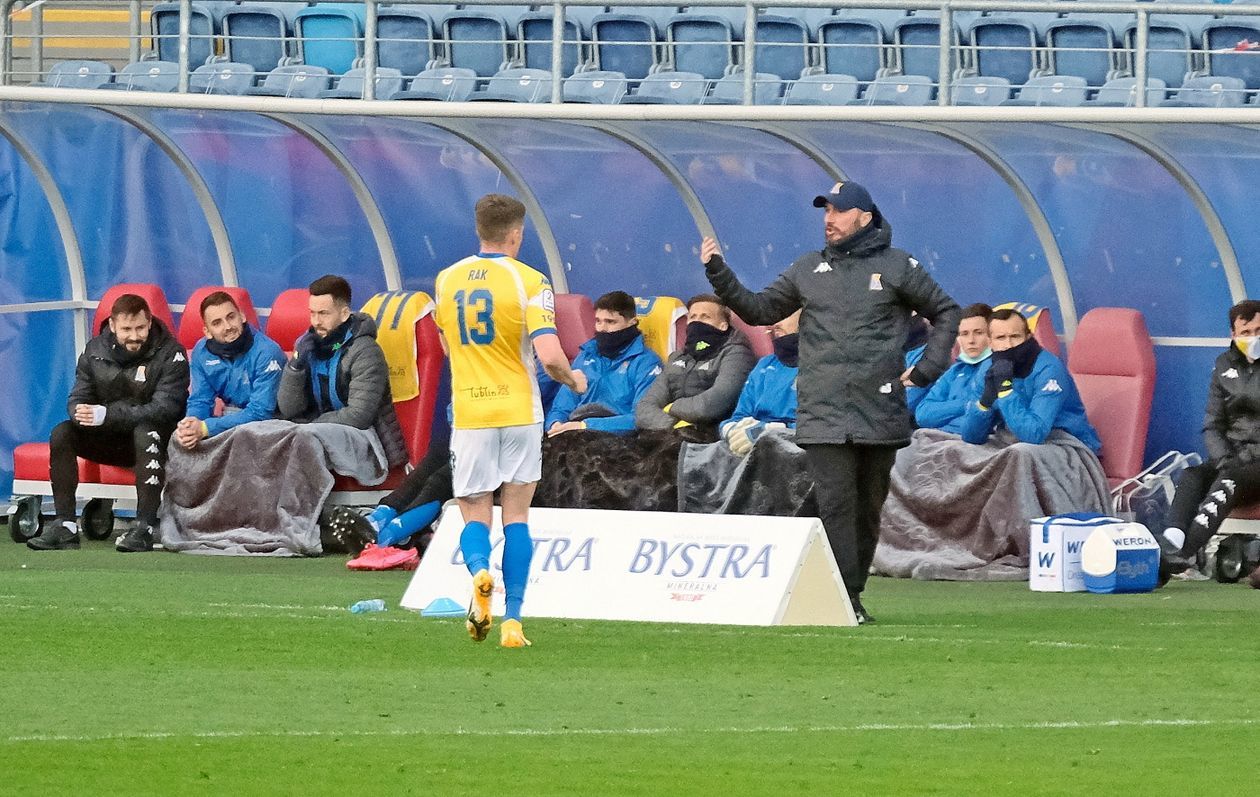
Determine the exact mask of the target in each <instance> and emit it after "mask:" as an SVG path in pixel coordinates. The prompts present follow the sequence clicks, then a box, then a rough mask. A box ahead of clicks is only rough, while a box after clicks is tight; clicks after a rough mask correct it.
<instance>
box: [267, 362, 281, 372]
mask: <svg viewBox="0 0 1260 797" xmlns="http://www.w3.org/2000/svg"><path fill="white" fill-rule="evenodd" d="M280 369H281V365H280V363H278V362H276V361H275V360H272V361H271V362H269V363H267V367H266V368H264V369H263V373H264V374H269V373H271V372H272V371H279V370H280Z"/></svg>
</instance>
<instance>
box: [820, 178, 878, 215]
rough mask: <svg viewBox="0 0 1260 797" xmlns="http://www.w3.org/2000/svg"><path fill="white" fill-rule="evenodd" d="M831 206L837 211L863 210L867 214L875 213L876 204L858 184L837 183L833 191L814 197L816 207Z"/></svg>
mask: <svg viewBox="0 0 1260 797" xmlns="http://www.w3.org/2000/svg"><path fill="white" fill-rule="evenodd" d="M828 205H831V206H832V207H833V208H835V209H836V210H841V211H844V210H853V209H855V208H856V209H857V210H862V211H865V212H867V213H873V212H874V211H875V202H874V200H872V199H871V195H870V192H868V191H867V190H866V189H865V188H863V187H862V186H860V185H858V184H857V183H853V182H849V183H836V184H835V185H833V186H832V187H831V191H830V192H829V193H826V194H819V195H818V196H816V197H814V207H816V208H825V207H827V206H828Z"/></svg>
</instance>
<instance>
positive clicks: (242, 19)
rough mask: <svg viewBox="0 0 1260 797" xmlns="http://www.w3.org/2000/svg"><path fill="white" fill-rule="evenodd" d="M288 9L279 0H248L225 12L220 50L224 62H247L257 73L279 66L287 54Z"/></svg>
mask: <svg viewBox="0 0 1260 797" xmlns="http://www.w3.org/2000/svg"><path fill="white" fill-rule="evenodd" d="M290 11H291V9H289V8H286V7H282V6H280V5H279V4H273V5H253V4H250V5H240V6H237V7H236V8H233V9H231V10H230V11H228V12H227V13H225V14H224V15H223V23H222V24H223V52H224V55H225V56H226V57H227V60H228V62H233V63H238V64H249V65H250V66H251V67H252V68H253V71H255V72H258V73H265V72H270V71H271V70H273V69H275V68H276V67H277V66H279V65H280V62H281V61H283V60H284V59H285V58H286V57H288V55H289V52H288V40H289V31H290V30H291V29H292V28H291V27H290V21H289V17H290V14H289V12H290ZM293 16H296V12H293Z"/></svg>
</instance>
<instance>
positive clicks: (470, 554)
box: [459, 520, 490, 576]
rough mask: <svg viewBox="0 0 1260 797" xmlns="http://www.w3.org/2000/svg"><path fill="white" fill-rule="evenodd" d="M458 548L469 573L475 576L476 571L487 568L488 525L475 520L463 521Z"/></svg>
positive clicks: (488, 561) (488, 559)
mask: <svg viewBox="0 0 1260 797" xmlns="http://www.w3.org/2000/svg"><path fill="white" fill-rule="evenodd" d="M459 550H460V552H461V553H463V554H464V563H465V564H466V565H468V572H469V573H471V574H472V575H474V576H475V575H477V572H478V571H481V570H489V569H490V527H489V526H487V525H486V524H485V523H481V522H479V521H476V520H474V521H472V522H471V523H465V524H464V533H463V534H460V535H459Z"/></svg>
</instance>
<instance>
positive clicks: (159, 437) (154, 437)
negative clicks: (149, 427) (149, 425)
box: [149, 432, 162, 440]
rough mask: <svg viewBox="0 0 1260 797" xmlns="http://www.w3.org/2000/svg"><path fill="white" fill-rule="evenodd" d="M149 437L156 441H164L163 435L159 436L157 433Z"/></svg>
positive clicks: (150, 433) (151, 433) (152, 433)
mask: <svg viewBox="0 0 1260 797" xmlns="http://www.w3.org/2000/svg"><path fill="white" fill-rule="evenodd" d="M149 437H152V438H153V439H154V440H161V439H162V435H160V434H158V433H157V432H149Z"/></svg>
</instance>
